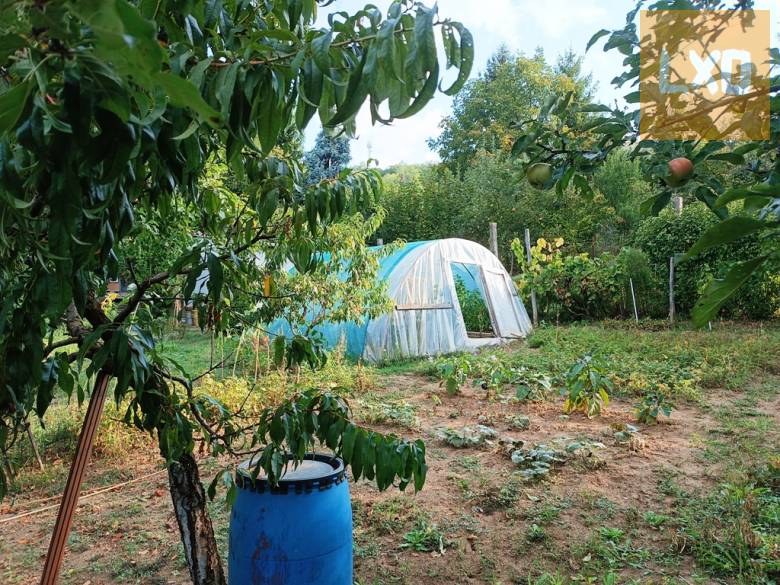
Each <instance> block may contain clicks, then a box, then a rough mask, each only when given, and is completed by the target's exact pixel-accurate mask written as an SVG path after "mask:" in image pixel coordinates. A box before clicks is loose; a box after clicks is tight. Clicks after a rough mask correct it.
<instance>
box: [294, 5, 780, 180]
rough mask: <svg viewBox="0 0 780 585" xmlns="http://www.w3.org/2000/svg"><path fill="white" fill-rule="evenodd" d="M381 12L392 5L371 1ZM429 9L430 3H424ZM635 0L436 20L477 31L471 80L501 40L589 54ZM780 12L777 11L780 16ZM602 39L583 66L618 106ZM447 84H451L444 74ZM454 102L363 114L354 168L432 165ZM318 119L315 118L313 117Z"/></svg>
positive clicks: (613, 55) (478, 10)
mask: <svg viewBox="0 0 780 585" xmlns="http://www.w3.org/2000/svg"><path fill="white" fill-rule="evenodd" d="M367 1H368V0H336V2H334V3H333V4H331V5H330V6H328V7H326V8H323V9H321V12H320V14H319V18H318V20H319V23H320V24H321V25H323V26H325V25H326V23H327V15H328V14H329V13H331V12H335V11H340V10H346V11H347V12H349V13H350V14H352V13H354V12H356V11H357V10H360V9H361V8H362V7H363V6H364V5H365V4H366V3H367ZM776 2H777V0H758V1H757V3H756V8H759V9H760V8H763V9H769V8H770V7H772V6H773V5H775V4H776ZM373 3H374V4H375V5H376V6H377V7H379V9H380V10H382V11H383V12H384V11H386V10H387V7H388V6H389V4H390V0H373ZM426 3H428V4H432V3H433V0H429V2H426ZM634 5H635V0H438V6H439V15H440V17H442V18H452V19H453V20H458V21H460V22H462V23H463V24H464V25H465V26H466V27H467V28H468V29H469V30H470V31H471V33H472V34H473V36H474V45H475V60H474V69H473V71H472V77H475V76H476V75H478V74H479V73H480V71H482V69H483V68H484V67H485V64H486V63H487V60H488V58H489V57H490V56H491V55H492V54H493V53H494V52H495V51H496V49H497V48H498V47H499V46H500V45H501V44H502V43H503V44H506V45H507V46H508V47H509V48H510V49H511V50H514V51H522V52H523V53H526V54H528V55H531V54H533V52H534V51H535V50H536V48H537V47H542V48H543V49H544V53H545V55H546V57H547V59H548V62H555V60H556V59H557V57H558V56H559V55H560V54H562V53H564V52H566V51H567V50H569V49H572V50H574V51H575V52H576V53H578V54H583V53H584V52H585V47H586V45H587V43H588V41H589V40H590V38H591V36H593V34H594V33H595V32H597V31H598V30H600V29H602V28H605V29H609V30H613V29H617V28H622V27H623V25H624V23H625V18H626V13H627V12H629V11H630V10H631V8H633V6H634ZM778 12H780V11H778ZM772 20H773V38H777V35H776V32H777V30H778V28H780V27H778V25H777V21H778V14H772ZM602 46H603V41H602V42H601V43H599V44H598V45H596V46H595V47H593V48H592V49H591V50H590V51H589V52H588V53H587V54H586V55H585V61H584V71H585V73H591V74H592V75H593V80H594V81H595V82H596V84H597V91H596V100H597V101H598V102H600V103H605V104H608V105H614V103H615V101H616V100H620V96H621V95H622V92H619V91H617V90H615V88H613V87H612V85H611V83H610V82H611V80H612V78H613V77H615V76H616V75H618V74H620V73H621V72H622V66H621V61H622V57H621V55H620V54H619V53H617V51H609V52H607V53H605V52H604V51H602ZM445 79H450V77H447V73H445ZM451 103H452V98H449V97H447V96H445V95H443V94H440V93H439V94H437V96H436V97H435V98H434V99H433V100H432V101H431V102H430V103H429V104H428V105H427V106H426V107H425V109H423V111H422V112H420V113H419V114H417V115H416V116H413V117H412V118H410V119H408V120H396V121H395V122H393V124H392V125H391V126H382V125H378V126H373V127H372V125H371V117H370V114H369V112H368V108H367V107H364V108H363V110H361V112H360V113H359V114H358V118H357V127H358V136H357V139H356V140H353V141H352V144H351V147H352V164H353V165H361V164H363V163H364V162H365V161H366V160H367V159H368V158H374V159H376V160H377V161H378V163H379V166H380V167H383V168H384V167H388V166H392V165H394V164H398V163H402V162H406V163H421V162H434V161H437V160H438V156H437V154H436V153H435V152H432V151H431V150H430V149H429V148H428V146H427V142H426V141H427V139H429V138H431V137H435V136H437V135H438V134H439V123H440V122H441V120H442V118H444V117H445V116H446V115H447V114H448V113H449V112H450V109H451ZM315 119H316V118H315ZM319 130H320V127H319V125H318V124H316V123H314V122H312V124H310V125H309V127H308V128H307V129H306V142H305V146H306V148H307V149H308V148H311V146H312V145H313V144H314V140H315V138H316V136H317V133H318V132H319Z"/></svg>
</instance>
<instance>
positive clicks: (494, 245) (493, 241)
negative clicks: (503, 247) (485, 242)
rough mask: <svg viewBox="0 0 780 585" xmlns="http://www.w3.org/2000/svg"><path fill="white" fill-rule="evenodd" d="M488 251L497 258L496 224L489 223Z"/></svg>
mask: <svg viewBox="0 0 780 585" xmlns="http://www.w3.org/2000/svg"><path fill="white" fill-rule="evenodd" d="M490 251H491V252H493V255H494V256H495V257H496V258H498V226H497V225H496V222H494V221H491V222H490Z"/></svg>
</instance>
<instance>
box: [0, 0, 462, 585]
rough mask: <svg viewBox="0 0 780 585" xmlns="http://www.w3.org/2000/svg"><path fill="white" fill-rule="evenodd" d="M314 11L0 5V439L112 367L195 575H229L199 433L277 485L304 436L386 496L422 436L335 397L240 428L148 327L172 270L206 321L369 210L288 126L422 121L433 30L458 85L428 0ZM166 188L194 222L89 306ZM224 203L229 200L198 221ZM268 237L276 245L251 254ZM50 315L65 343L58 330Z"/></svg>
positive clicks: (418, 465)
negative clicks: (289, 136)
mask: <svg viewBox="0 0 780 585" xmlns="http://www.w3.org/2000/svg"><path fill="white" fill-rule="evenodd" d="M317 10H318V3H317V2H316V1H315V0H269V1H267V2H260V3H255V2H243V1H239V0H223V1H222V2H218V3H214V2H211V1H208V0H194V1H192V2H189V3H187V4H184V5H183V4H182V3H180V2H173V1H170V0H160V1H157V2H146V1H137V2H136V1H128V0H71V1H66V0H52V1H50V2H33V1H30V0H19V1H18V2H15V3H13V4H12V5H11V6H9V7H7V9H6V10H4V11H3V12H2V14H0V23H1V24H2V26H0V31H2V33H0V34H1V38H2V42H1V43H0V218H2V224H3V229H2V232H1V233H2V237H0V298H2V305H0V447H2V448H6V447H7V446H8V445H9V444H11V443H12V442H13V441H14V439H15V437H16V434H17V433H18V430H19V429H20V428H23V427H22V425H23V424H24V421H25V419H26V418H27V417H28V416H30V414H31V413H32V412H33V411H34V412H35V413H36V414H37V416H39V417H41V419H44V417H45V415H46V410H47V408H48V406H49V404H50V403H51V401H52V399H53V398H54V394H55V390H56V389H57V388H60V389H62V390H64V391H65V392H66V393H70V392H72V391H73V390H74V386H76V385H77V384H78V380H79V368H80V367H81V366H82V365H83V366H84V368H85V370H86V374H87V375H88V376H90V377H96V378H97V379H98V380H100V381H101V382H102V383H103V384H102V386H101V387H103V388H105V384H104V383H105V381H106V380H108V379H111V380H113V381H114V383H113V387H112V388H113V389H112V391H113V397H114V399H115V400H116V401H117V402H118V403H123V402H124V403H126V404H128V409H127V415H126V417H125V419H126V421H127V422H128V423H129V424H134V425H136V426H137V427H139V428H141V429H143V430H144V431H147V432H149V433H153V434H155V435H156V436H157V437H158V440H159V446H160V451H161V454H162V455H163V457H164V458H165V459H166V461H167V462H168V469H169V480H170V488H171V496H172V499H173V502H174V509H175V512H176V516H177V520H178V522H179V527H180V531H181V535H182V540H183V544H184V549H185V556H186V559H187V562H188V565H189V568H190V574H191V576H192V579H193V581H194V582H196V583H199V584H200V583H224V582H225V579H224V574H223V570H222V566H221V561H220V559H219V556H218V553H217V548H216V542H215V539H214V534H213V530H212V527H211V521H210V519H209V517H208V513H207V510H206V505H205V494H204V491H205V490H204V489H203V486H202V484H201V481H200V476H199V473H198V468H197V464H196V463H195V460H194V458H193V456H192V451H193V447H194V445H195V442H196V441H197V440H201V441H205V442H206V444H207V445H208V446H209V447H210V449H211V452H212V453H214V454H220V453H225V452H233V453H238V452H240V451H243V450H244V449H242V446H244V445H245V446H246V448H247V450H248V451H249V452H255V453H257V454H258V455H259V461H260V464H261V465H262V467H263V468H264V469H265V470H266V472H267V473H268V474H269V476H270V477H271V478H272V479H273V478H277V477H278V476H279V474H280V473H281V468H282V464H283V463H284V461H285V460H286V458H285V455H284V453H285V452H289V453H292V454H293V456H294V457H295V458H296V459H299V458H300V457H301V456H302V455H303V452H305V450H306V449H307V448H309V447H310V446H311V444H312V443H313V442H314V441H315V440H317V439H319V440H321V441H323V442H324V443H326V444H327V445H328V446H329V447H331V448H333V449H334V450H335V451H337V452H338V453H340V454H341V455H342V456H343V457H344V459H345V461H346V462H347V463H350V462H352V463H354V464H355V465H354V466H353V470H354V472H355V475H356V476H361V475H365V476H366V477H368V478H369V479H372V478H376V480H377V483H378V484H379V487H381V488H385V487H388V486H389V485H391V484H392V483H393V481H394V480H395V481H399V482H400V485H401V486H406V485H407V484H408V483H410V482H414V484H415V486H416V487H420V486H421V485H422V481H423V480H424V471H425V467H424V450H423V447H422V446H421V444H417V443H415V444H412V443H406V442H401V441H399V440H397V439H394V438H391V437H386V438H385V437H382V436H380V435H374V434H369V433H368V431H365V430H364V429H358V428H357V427H355V426H354V425H353V424H352V423H350V422H349V421H348V418H347V417H348V410H347V408H346V406H345V405H343V403H340V402H339V401H338V400H337V399H331V398H330V397H327V396H325V397H323V394H321V393H317V392H315V393H307V394H306V395H304V396H300V397H297V398H294V399H293V401H292V402H291V403H288V404H285V405H283V406H282V407H280V408H279V409H277V410H275V411H272V412H267V413H264V415H263V416H261V417H260V419H259V420H254V421H246V420H241V421H240V423H239V421H238V420H237V419H236V417H235V414H236V413H231V412H230V411H229V410H228V409H226V408H225V407H223V406H221V405H220V404H219V403H218V402H215V401H209V400H204V399H202V398H198V397H196V396H195V394H194V393H193V391H192V379H191V375H189V373H187V372H181V371H179V370H178V368H177V367H176V365H175V364H174V363H172V362H171V361H170V360H168V359H167V358H166V356H165V355H164V353H163V352H161V351H159V350H158V348H157V345H156V343H155V340H154V336H153V334H152V331H151V330H150V328H149V326H148V322H147V321H146V320H145V314H146V311H145V310H144V307H148V306H149V305H151V304H153V303H155V299H156V296H155V294H154V292H155V290H156V288H157V287H159V286H160V285H163V284H167V283H170V282H174V283H177V284H178V286H179V287H180V290H181V294H182V296H183V297H184V298H185V299H190V298H193V297H195V296H196V290H201V287H200V286H199V285H200V284H201V283H200V279H201V277H202V275H203V274H204V273H206V274H208V283H207V289H208V295H207V297H206V298H205V299H203V300H202V302H204V303H207V304H208V311H209V313H210V315H212V318H211V321H212V322H213V324H214V326H215V328H216V329H217V330H219V329H220V328H221V327H223V326H224V325H223V323H224V322H225V321H224V320H223V319H221V318H220V315H222V314H223V313H224V314H227V313H228V311H229V308H230V301H231V299H232V298H233V297H235V296H236V295H237V294H239V292H241V291H250V293H251V294H253V295H254V296H255V297H256V299H257V300H258V301H269V300H272V299H268V298H266V297H267V294H266V291H265V290H263V289H262V288H261V284H260V283H263V282H264V281H265V280H266V277H271V280H272V281H273V280H274V278H273V277H274V275H278V274H279V273H280V271H281V270H282V267H283V265H284V262H285V261H287V260H289V261H291V262H292V263H293V264H294V265H295V266H296V268H297V269H298V271H299V272H301V273H306V272H310V271H312V270H315V269H316V267H317V266H318V264H319V261H320V260H321V258H322V255H321V254H318V253H317V252H318V250H317V246H318V240H317V235H318V234H319V233H321V232H322V230H323V229H325V228H326V227H327V226H329V225H331V224H333V223H335V222H337V221H339V220H340V219H341V218H343V217H344V216H345V215H346V214H351V213H358V212H361V211H362V210H363V209H365V208H367V207H370V206H371V205H372V204H373V201H374V198H375V196H376V194H377V193H378V191H379V187H380V179H379V177H378V175H377V174H376V173H373V172H370V171H356V172H353V173H348V174H345V175H344V176H340V177H339V178H338V179H336V180H334V181H327V182H323V183H319V184H316V185H313V186H307V185H306V184H305V181H304V178H303V174H302V172H301V168H300V165H299V161H297V160H295V159H292V158H289V157H287V156H285V149H284V148H282V149H279V148H277V147H278V146H279V144H280V141H281V140H282V139H281V138H280V137H281V136H283V131H284V130H285V129H287V128H290V127H291V126H292V125H295V126H296V127H297V129H298V130H302V129H304V128H305V127H306V126H307V125H308V123H309V121H310V120H311V119H312V118H313V117H314V116H315V115H317V116H319V118H320V120H321V122H322V123H323V124H324V125H325V126H326V127H328V128H334V129H337V131H340V130H344V131H345V132H347V133H351V132H354V129H355V116H356V114H357V112H358V111H359V109H360V108H361V106H362V105H363V103H365V102H368V103H369V104H370V107H371V110H372V112H373V113H374V118H375V120H378V119H379V114H378V112H379V111H380V110H379V108H380V106H382V108H383V109H382V111H386V112H388V114H385V115H386V116H389V118H390V119H394V118H406V117H409V116H412V115H414V114H416V113H417V112H419V111H420V110H421V109H422V108H423V107H424V106H425V104H426V103H427V102H428V101H430V99H431V98H432V97H433V95H434V93H435V91H436V88H437V87H438V85H439V77H440V71H441V68H442V64H440V62H439V59H438V53H437V46H436V42H437V40H436V39H437V32H438V33H439V34H438V36H439V38H440V39H441V42H442V45H443V47H444V50H445V55H446V58H447V63H446V65H447V66H448V67H450V66H451V67H455V69H456V70H457V76H456V81H455V82H454V84H453V85H451V86H450V87H446V88H444V91H445V92H446V93H448V94H454V93H457V91H458V90H459V89H460V88H461V87H462V86H463V84H464V83H465V81H466V79H467V78H468V76H469V72H470V69H471V64H472V60H473V46H472V40H471V36H470V34H469V33H468V31H467V30H466V29H465V28H463V26H462V25H460V24H459V23H456V22H452V21H450V20H447V19H439V18H438V17H437V10H436V8H429V7H426V6H424V5H422V4H419V3H416V2H412V1H411V0H397V1H394V2H392V3H391V5H390V7H389V9H388V12H387V13H386V14H385V15H383V14H382V13H381V12H380V11H379V10H378V9H377V8H376V7H374V6H372V5H368V6H366V8H365V9H363V10H361V11H359V12H357V13H356V14H354V15H349V14H346V13H343V12H341V13H337V14H334V15H333V16H332V17H331V18H330V19H329V21H328V23H329V24H328V26H327V27H324V28H315V26H314V23H315V18H316V15H317ZM385 106H386V107H385ZM385 121H387V120H385ZM215 159H218V160H222V161H224V163H225V164H226V165H227V166H228V167H229V168H230V170H231V172H232V173H233V174H234V175H235V177H237V178H238V179H241V180H244V181H245V183H246V185H247V188H246V190H245V191H243V192H241V193H239V194H238V200H236V199H234V198H229V201H227V200H226V191H223V190H220V189H213V188H209V187H208V186H207V185H204V179H206V177H204V170H205V169H206V168H207V167H208V165H209V163H211V162H212V161H214V160H215ZM228 192H230V191H229V190H228ZM177 200H179V201H182V202H184V203H185V204H187V205H190V206H192V207H193V208H195V209H197V210H203V211H202V218H201V219H202V227H203V228H204V231H203V233H202V234H200V235H199V237H198V239H197V241H196V242H195V244H194V245H193V246H191V247H189V248H188V249H187V250H186V252H185V253H184V254H182V255H180V256H179V257H178V258H176V259H175V261H173V262H170V263H169V262H167V261H166V262H164V264H163V265H161V266H159V269H158V270H157V271H155V272H154V273H153V274H151V275H150V276H148V277H146V278H143V279H142V280H139V281H138V282H137V283H135V284H136V286H135V291H134V292H133V294H131V295H129V296H128V297H126V299H125V300H124V301H123V302H122V304H121V305H120V306H119V307H117V311H116V314H115V315H112V316H111V317H109V315H107V314H106V313H105V312H104V310H103V308H102V306H101V302H100V299H101V296H102V294H103V291H104V283H105V281H106V278H107V277H112V276H116V275H117V274H118V271H119V266H118V262H117V255H116V251H115V249H116V247H117V246H118V245H119V244H120V243H121V242H123V241H124V240H125V239H126V238H128V236H129V235H130V234H132V233H137V232H134V230H137V229H141V230H143V229H145V228H144V226H143V224H142V223H141V224H140V225H139V221H141V222H142V221H143V220H144V218H145V217H149V216H148V215H146V216H145V215H144V214H141V213H139V209H141V208H148V209H153V210H156V211H157V212H158V213H159V214H161V216H162V217H164V218H169V217H171V215H173V214H175V213H176V205H175V201H177ZM227 202H229V203H230V204H231V206H230V209H231V210H235V212H234V213H233V212H232V211H231V213H208V210H217V209H220V208H221V206H222V204H223V203H227ZM263 242H265V243H273V244H275V245H273V246H272V249H273V251H274V254H273V255H272V256H270V257H269V258H268V261H267V262H266V263H264V264H262V265H261V264H260V263H258V262H257V256H256V255H257V252H258V249H259V247H260V245H261V243H263ZM271 296H273V295H271ZM261 306H262V307H263V310H261V311H258V312H257V314H256V315H255V318H256V319H259V320H264V321H267V320H268V319H269V317H272V316H273V312H274V306H275V305H274V303H271V302H266V303H261ZM63 324H64V326H65V328H66V329H67V332H68V333H67V334H68V337H67V338H66V339H64V340H59V339H57V338H56V337H55V333H57V332H58V331H59V330H60V328H61V327H62V326H63ZM70 344H76V345H77V346H78V350H77V351H75V352H71V351H68V350H67V349H65V348H67V347H68V346H69V345H70ZM274 350H275V355H276V357H277V359H278V361H279V363H280V364H287V365H288V366H296V365H298V364H304V363H309V364H311V365H316V364H317V363H318V360H319V355H320V354H319V352H318V350H317V347H316V345H315V344H314V343H313V342H312V340H311V339H308V338H306V337H302V336H296V337H294V338H292V339H289V340H287V339H285V338H283V337H280V338H278V341H277V342H276V343H275V345H274ZM79 395H81V393H80V392H79ZM301 412H305V413H307V417H306V420H303V419H302V418H301V415H300V413H301ZM313 414H316V415H318V419H317V421H316V422H317V423H318V424H317V425H316V426H315V427H312V424H313V423H312V418H311V415H313ZM244 441H246V443H245V442H244ZM356 442H357V444H358V445H360V448H359V449H354V450H353V449H352V446H354V445H355V444H356ZM377 449H380V450H381V449H385V450H386V449H392V450H394V452H395V453H397V454H399V457H400V459H397V458H386V457H377V456H376V452H377V451H376V450H377ZM383 452H384V451H383ZM396 478H398V479H396ZM5 489H6V478H5V476H4V475H3V473H0V494H1V493H3V492H5Z"/></svg>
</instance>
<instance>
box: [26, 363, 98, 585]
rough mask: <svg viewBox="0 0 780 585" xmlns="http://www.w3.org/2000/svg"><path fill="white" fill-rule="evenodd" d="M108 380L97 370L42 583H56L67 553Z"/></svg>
mask: <svg viewBox="0 0 780 585" xmlns="http://www.w3.org/2000/svg"><path fill="white" fill-rule="evenodd" d="M108 380H109V376H108V374H107V373H105V372H103V371H100V372H99V373H98V375H97V379H96V380H95V388H94V389H93V390H92V397H91V398H90V399H89V406H88V407H87V415H86V416H85V417H84V423H83V424H82V426H81V434H79V442H78V444H77V445H76V454H75V455H74V457H73V464H72V465H71V466H70V473H68V482H67V483H66V484H65V492H64V493H63V494H62V501H61V502H60V509H59V512H58V513H57V521H56V522H55V524H54V531H53V532H52V535H51V542H49V552H48V553H47V555H46V564H45V565H44V566H43V575H42V576H41V585H55V584H56V583H57V576H58V575H59V572H60V566H61V565H62V557H63V555H64V553H65V544H66V543H67V542H68V533H69V532H70V527H71V524H72V523H73V514H74V512H75V511H76V506H77V505H78V503H79V491H80V490H81V481H82V479H83V478H84V471H85V470H86V468H87V463H88V462H89V455H90V453H91V452H92V444H93V443H94V441H95V435H96V434H97V430H98V427H99V426H100V417H101V415H102V414H103V404H104V403H105V398H106V389H107V388H108Z"/></svg>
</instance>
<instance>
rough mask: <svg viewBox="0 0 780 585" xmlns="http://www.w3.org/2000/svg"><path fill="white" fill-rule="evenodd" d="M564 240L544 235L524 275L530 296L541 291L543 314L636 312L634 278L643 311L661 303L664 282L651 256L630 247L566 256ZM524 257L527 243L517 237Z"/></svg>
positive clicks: (563, 317) (574, 316) (571, 317)
mask: <svg viewBox="0 0 780 585" xmlns="http://www.w3.org/2000/svg"><path fill="white" fill-rule="evenodd" d="M563 245H564V241H563V239H562V238H558V239H556V240H553V241H547V240H545V239H543V238H542V239H539V240H538V241H537V243H536V245H535V246H534V247H533V248H532V250H531V256H532V261H531V266H530V267H529V268H527V269H526V271H525V272H524V273H523V274H522V275H521V276H520V277H519V278H518V281H517V282H518V285H519V288H520V290H521V292H522V293H524V295H525V296H526V297H527V296H529V295H530V291H531V290H533V291H535V292H536V296H537V299H538V301H539V307H540V310H541V314H542V316H543V317H544V318H546V319H548V320H555V321H556V322H557V321H575V320H580V319H589V320H595V319H608V318H621V317H622V318H625V317H629V316H633V307H632V304H631V302H632V301H631V293H630V289H629V282H630V281H631V280H633V283H634V290H635V292H636V294H637V302H638V303H641V305H640V310H641V311H642V313H643V314H645V313H646V312H648V311H650V310H653V311H655V310H656V306H657V305H658V304H659V303H660V302H661V300H662V299H661V297H660V296H659V294H658V290H659V286H658V282H657V279H656V277H655V275H654V274H653V272H652V270H651V269H650V262H649V259H648V258H647V255H646V254H644V253H643V252H642V251H641V250H637V249H632V248H625V249H623V250H621V252H620V253H619V254H617V255H614V254H609V253H605V254H602V255H601V256H598V257H595V258H592V257H590V256H589V255H588V254H575V255H568V256H567V255H564V254H563V253H562V250H563ZM513 250H514V251H515V254H516V255H517V257H518V260H522V255H523V254H524V252H523V246H522V243H521V242H520V241H519V240H515V241H514V242H513Z"/></svg>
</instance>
